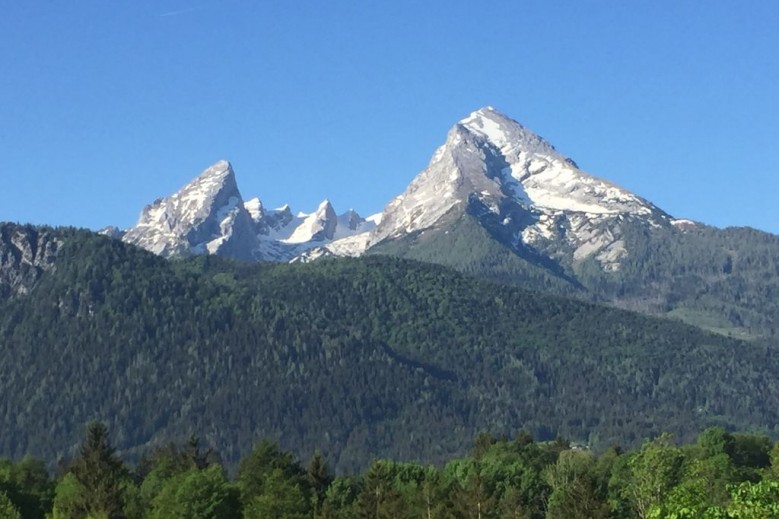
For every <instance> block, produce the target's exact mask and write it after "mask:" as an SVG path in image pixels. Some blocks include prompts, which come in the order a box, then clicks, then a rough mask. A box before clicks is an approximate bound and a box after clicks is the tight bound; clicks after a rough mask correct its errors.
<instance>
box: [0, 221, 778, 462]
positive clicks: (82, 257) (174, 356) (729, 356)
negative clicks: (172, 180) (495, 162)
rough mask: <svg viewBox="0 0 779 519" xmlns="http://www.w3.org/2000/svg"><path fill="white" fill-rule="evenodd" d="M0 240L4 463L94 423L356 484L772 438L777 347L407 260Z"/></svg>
mask: <svg viewBox="0 0 779 519" xmlns="http://www.w3.org/2000/svg"><path fill="white" fill-rule="evenodd" d="M0 230H1V231H2V232H1V234H0V236H1V237H2V242H0V260H2V266H3V267H2V268H3V274H2V277H0V283H2V286H3V287H5V288H4V291H2V292H0V293H3V294H4V297H3V298H2V301H0V351H1V352H2V355H0V394H2V395H3V398H2V401H0V431H2V432H1V433H0V455H7V456H11V457H14V458H19V457H21V456H23V455H24V454H27V453H29V454H32V455H34V456H36V457H40V458H43V459H46V460H55V459H57V458H58V457H60V456H62V457H65V458H69V457H71V456H73V455H74V454H75V453H76V448H77V445H78V441H79V438H80V436H81V434H82V431H83V427H84V424H85V423H87V422H89V421H90V420H93V419H99V420H104V421H105V422H106V424H107V425H108V427H109V428H110V430H111V431H112V435H113V438H114V441H115V444H116V446H117V447H118V449H119V450H120V452H122V454H123V456H126V457H127V459H137V458H138V456H139V455H140V453H141V452H144V451H145V450H146V449H148V448H149V447H152V446H159V445H162V444H164V443H165V442H166V441H168V440H171V439H180V438H185V437H187V436H188V435H190V434H192V433H198V434H202V435H203V437H204V439H206V440H207V443H208V444H209V445H213V446H214V447H216V448H217V449H218V450H219V452H220V454H221V456H222V459H223V460H224V461H225V462H226V463H228V464H229V465H231V466H234V465H235V464H236V463H237V461H238V460H239V459H240V458H241V457H243V456H245V455H246V454H247V453H248V452H250V451H251V449H252V446H253V445H254V444H255V442H256V441H257V440H258V439H259V438H263V437H268V438H273V439H278V440H280V441H282V442H283V445H284V448H288V449H292V450H293V451H294V452H295V453H296V454H297V455H298V456H301V457H303V458H308V457H309V456H311V454H312V452H313V449H314V448H315V447H318V448H320V449H321V450H322V452H323V454H324V455H325V456H326V457H327V458H328V460H330V463H331V466H332V467H333V468H334V469H335V470H336V471H337V472H339V473H346V472H355V471H358V470H361V469H363V468H365V467H366V466H368V464H369V463H370V461H371V460H372V459H373V458H375V457H377V456H378V457H391V458H394V459H397V460H419V461H422V462H424V463H443V462H445V461H446V460H448V459H450V458H451V457H453V456H458V455H462V454H464V453H465V452H466V451H467V450H468V448H469V444H470V438H472V437H474V436H475V435H476V433H477V432H478V431H481V430H492V431H498V432H504V433H506V434H513V433H514V432H515V431H517V430H518V429H520V428H524V429H526V430H527V431H528V432H529V433H530V434H532V435H533V436H534V437H535V438H537V439H539V440H550V439H553V438H554V437H556V436H557V435H562V436H564V437H566V438H570V439H571V440H575V441H577V442H581V443H584V444H589V445H591V446H592V447H593V448H596V449H603V448H605V447H606V446H608V445H609V444H611V443H617V444H620V445H623V446H636V445H638V444H639V443H640V441H641V439H643V438H646V437H652V436H654V435H657V434H659V433H661V432H663V431H670V432H673V433H674V434H676V435H677V437H678V438H679V439H681V440H690V439H692V438H694V437H695V435H697V434H698V433H699V432H700V431H702V430H703V429H705V428H706V427H707V426H711V425H722V426H724V427H726V428H730V429H737V430H750V431H764V432H766V433H770V434H773V433H774V430H775V424H776V423H777V421H778V419H779V416H778V415H779V405H777V403H779V360H778V359H777V357H776V350H775V347H774V346H773V345H771V344H769V343H768V342H761V341H743V340H738V339H735V338H730V337H726V336H724V335H722V334H714V333H709V332H705V331H703V330H701V329H699V328H696V327H692V326H688V325H685V324H682V323H680V322H675V321H672V320H667V319H658V318H651V317H646V316H643V315H639V314H636V313H631V312H627V311H622V310H617V309H614V308H610V307H607V306H601V305H595V304H590V303H584V302H581V301H578V300H572V299H565V298H562V297H558V296H552V295H548V294H544V293H541V292H532V291H528V290H524V289H520V288H516V287H510V286H506V285H499V284H495V283H491V282H486V281H479V280H477V279H474V278H471V277H467V276H464V275H462V274H459V273H456V272H454V271H452V270H449V269H447V268H444V267H441V266H434V265H429V264H423V263H417V262H413V261H408V260H403V259H398V258H393V257H385V256H379V255H375V256H364V257H362V258H356V259H331V260H320V261H316V262H313V263H308V264H292V265H289V264H267V263H259V264H256V263H240V262H235V261H232V260H229V259H225V258H220V257H215V256H198V257H193V258H189V259H184V260H174V261H170V260H166V259H163V258H161V257H159V256H155V255H153V254H151V253H149V252H146V251H144V250H142V249H139V248H137V247H134V246H131V245H128V244H125V243H123V242H121V241H119V240H113V239H109V238H107V237H104V236H99V235H96V234H93V233H90V232H87V231H75V230H70V229H65V230H57V229H44V228H35V227H30V226H18V225H14V224H3V225H2V226H0ZM20 244H22V245H20ZM54 249H56V254H53V253H52V255H49V254H48V253H42V252H41V251H44V252H45V251H52V250H54ZM41 258H49V259H48V260H45V261H44V260H41ZM52 258H54V259H52ZM49 260H51V261H49ZM17 271H18V272H21V273H23V275H20V276H17V275H16V274H15V272H17ZM31 272H35V275H34V276H31V275H29V273H31ZM24 273H26V274H24ZM19 279H22V280H32V281H29V282H27V281H25V282H24V284H22V285H20V284H19V283H18V282H17V281H18V280H19ZM19 286H24V289H23V290H20V289H19V288H18V287H19ZM9 287H11V288H9ZM13 287H16V288H13Z"/></svg>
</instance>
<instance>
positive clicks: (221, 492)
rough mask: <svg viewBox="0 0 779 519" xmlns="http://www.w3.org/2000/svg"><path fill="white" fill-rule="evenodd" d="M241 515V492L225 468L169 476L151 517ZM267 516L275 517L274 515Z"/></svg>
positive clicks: (179, 518) (203, 518)
mask: <svg viewBox="0 0 779 519" xmlns="http://www.w3.org/2000/svg"><path fill="white" fill-rule="evenodd" d="M239 517H240V504H239V501H238V493H237V492H236V491H235V489H233V487H232V486H231V485H230V484H229V482H228V481H227V480H226V478H225V476H224V471H223V469H222V467H220V466H218V465H211V466H209V467H207V468H204V469H202V470H200V469H197V468H194V469H190V470H189V471H188V472H185V473H182V474H178V475H176V476H174V477H172V478H170V479H168V480H167V481H166V482H165V484H164V485H163V487H162V489H160V492H159V493H158V494H157V495H156V496H155V497H154V499H153V500H152V502H151V513H150V514H149V519H233V518H239ZM266 517H273V516H272V515H269V516H266Z"/></svg>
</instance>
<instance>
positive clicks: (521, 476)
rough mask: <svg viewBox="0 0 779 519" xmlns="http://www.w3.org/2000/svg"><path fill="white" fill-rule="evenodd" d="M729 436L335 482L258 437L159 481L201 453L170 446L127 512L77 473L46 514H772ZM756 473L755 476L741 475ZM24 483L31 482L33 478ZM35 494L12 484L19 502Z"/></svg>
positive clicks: (506, 457) (129, 494)
mask: <svg viewBox="0 0 779 519" xmlns="http://www.w3.org/2000/svg"><path fill="white" fill-rule="evenodd" d="M729 434H730V433H726V432H723V431H722V430H720V429H716V428H714V429H709V430H707V431H705V432H703V433H702V434H701V435H700V436H699V437H698V439H697V441H696V442H695V443H693V444H687V445H682V446H677V445H675V444H673V442H672V441H671V440H672V438H671V436H670V435H668V434H664V435H661V436H659V437H657V438H655V439H653V440H648V441H646V442H644V444H643V445H642V447H641V448H640V449H638V450H635V451H628V452H624V453H623V452H622V451H621V449H619V448H609V449H608V450H606V451H604V452H603V453H601V454H600V455H598V454H596V453H594V452H592V451H589V450H586V449H582V448H580V447H574V448H568V446H567V445H568V442H567V441H565V440H562V439H559V438H558V439H557V440H554V441H548V442H536V441H533V440H532V438H530V437H529V436H528V435H527V433H524V432H523V433H521V434H519V435H517V437H516V438H515V439H513V440H509V439H507V438H506V437H502V436H491V435H486V434H484V433H482V434H481V435H480V436H479V437H478V438H477V440H476V441H475V442H474V443H475V444H476V445H482V446H485V447H484V449H483V450H479V451H478V452H477V454H478V457H476V456H475V455H471V456H467V457H465V458H459V459H453V460H450V461H449V462H448V463H447V464H446V465H445V466H444V467H442V468H436V467H432V466H428V467H424V466H422V465H420V464H418V463H413V462H399V461H394V460H389V459H385V460H377V461H374V462H373V463H372V464H371V465H370V466H369V467H368V468H367V469H366V470H365V471H363V473H362V474H358V475H353V476H347V477H336V478H330V477H329V476H328V475H327V470H326V468H325V467H326V461H325V460H324V458H323V457H322V456H321V455H317V456H314V457H313V459H312V462H311V463H310V464H309V465H310V466H309V469H308V470H307V471H303V470H302V468H301V467H300V465H299V463H298V462H297V461H295V460H294V458H292V457H291V455H290V454H289V453H288V452H284V451H282V450H280V449H279V448H278V446H277V445H275V444H274V443H273V442H271V441H268V440H263V441H260V442H258V443H257V447H256V448H255V450H254V451H253V452H252V453H251V454H249V455H247V456H246V457H245V458H244V460H243V461H242V462H241V472H240V474H239V475H238V476H237V477H236V479H235V482H230V481H229V480H228V479H227V477H226V475H225V471H224V468H223V467H222V465H221V463H219V462H216V461H214V462H210V463H206V464H203V465H202V466H197V465H189V466H187V467H186V468H183V469H181V470H179V469H177V470H175V471H173V472H169V473H168V474H169V475H168V476H166V477H164V478H162V479H160V474H162V473H163V468H164V467H168V468H169V463H170V462H171V460H174V459H179V460H185V459H192V458H191V456H190V455H191V454H192V452H200V451H199V449H195V450H194V451H193V450H191V449H189V448H184V449H180V448H179V447H175V448H171V447H170V446H166V447H165V448H163V449H156V450H155V451H154V452H153V453H152V454H151V455H150V456H149V457H147V458H144V459H145V460H146V461H144V463H146V464H148V467H149V470H146V471H145V476H142V477H139V479H138V481H137V484H136V482H133V481H129V480H124V481H123V483H122V489H123V495H124V501H125V507H124V509H123V510H122V511H120V512H117V511H115V510H114V511H106V510H105V509H102V510H96V511H91V512H89V513H88V514H86V515H85V514H84V512H83V499H84V496H85V494H86V492H85V487H84V485H83V484H82V483H81V482H79V480H77V479H76V477H75V475H74V473H73V472H68V473H66V474H64V476H62V477H61V479H60V480H59V482H58V483H57V486H56V493H55V498H54V503H53V507H52V508H46V509H44V510H43V511H44V513H45V514H46V517H50V518H51V519H72V518H76V517H79V518H86V517H89V518H95V519H111V518H113V517H127V518H128V519H162V518H165V519H177V518H181V519H185V518H186V519H205V518H211V519H216V518H219V519H231V518H235V519H238V518H245V519H268V518H275V519H365V518H369V519H396V518H420V519H424V518H430V519H432V518H437V519H467V518H473V519H478V518H481V519H554V518H565V519H569V518H570V519H575V518H583V519H595V518H604V519H606V518H608V519H637V518H647V519H736V518H738V519H744V518H746V519H750V518H760V519H770V518H772V517H779V515H777V514H779V508H777V503H779V483H777V481H776V479H774V478H773V476H772V473H771V472H770V471H768V470H762V471H761V467H760V464H761V463H762V461H761V460H760V459H759V458H756V457H747V458H745V459H744V460H745V463H752V462H754V463H757V465H748V464H747V465H742V466H741V467H737V466H736V465H735V464H734V462H733V460H732V458H731V457H730V456H729V455H728V454H727V453H726V452H723V449H722V446H723V445H727V444H729V442H728V441H727V440H726V441H725V442H724V443H723V442H722V441H721V440H722V439H723V438H727V436H728V435H729ZM732 436H734V437H736V436H744V437H746V436H753V437H754V438H758V437H757V436H754V435H740V434H733V435H732ZM754 438H753V439H754ZM487 440H489V441H487ZM747 443H752V442H751V441H750V442H747ZM191 446H192V443H191V442H190V443H189V447H191ZM705 446H709V447H711V448H703V447H705ZM163 452H164V453H166V454H162V453H163ZM171 453H177V454H176V455H173V456H172V455H171ZM187 453H188V454H187ZM181 455H183V457H182V456H181ZM150 459H151V460H154V461H151V462H149V461H148V460H150ZM25 463H26V464H27V465H30V464H31V461H30V460H27V461H26V462H25ZM37 463H40V462H36V464H37ZM120 465H122V467H121V468H122V470H123V472H125V473H126V472H127V470H126V469H124V467H123V464H122V463H121V462H120ZM12 466H13V463H11V462H8V461H5V462H2V463H0V469H2V470H0V474H2V475H4V476H5V475H7V474H8V473H9V470H10V468H11V467H12ZM182 466H183V465H182ZM92 467H93V470H94V472H95V473H101V471H102V470H103V468H101V467H100V465H92ZM138 468H140V467H137V469H138ZM137 469H136V473H139V472H138V470H137ZM743 469H751V471H746V470H743ZM166 470H167V469H166ZM752 477H756V480H754V481H751V480H749V479H747V478H752ZM150 481H155V485H159V486H160V488H159V490H158V491H157V492H156V494H154V495H153V496H151V497H149V496H148V495H145V494H143V493H142V492H141V489H142V488H144V487H147V486H148V484H149V482H150ZM30 484H31V486H32V487H35V486H36V483H35V481H34V480H31V481H30ZM6 486H7V485H6ZM32 490H33V489H32V488H27V487H25V486H23V485H22V486H19V487H16V491H17V492H19V493H20V495H22V494H32V493H33V492H32ZM319 494H321V495H323V498H322V499H321V501H318V499H317V496H318V495H319ZM90 497H91V496H90ZM317 503H319V505H320V506H319V508H317ZM3 512H4V513H5V514H6V515H8V516H9V517H12V518H13V519H16V518H17V517H18V518H20V519H21V518H26V517H28V516H26V515H24V514H19V513H18V506H17V504H16V502H15V501H14V499H13V498H12V497H11V496H9V495H8V494H7V492H6V491H5V490H4V489H0V518H2V519H5V517H6V515H3ZM9 514H10V515H9Z"/></svg>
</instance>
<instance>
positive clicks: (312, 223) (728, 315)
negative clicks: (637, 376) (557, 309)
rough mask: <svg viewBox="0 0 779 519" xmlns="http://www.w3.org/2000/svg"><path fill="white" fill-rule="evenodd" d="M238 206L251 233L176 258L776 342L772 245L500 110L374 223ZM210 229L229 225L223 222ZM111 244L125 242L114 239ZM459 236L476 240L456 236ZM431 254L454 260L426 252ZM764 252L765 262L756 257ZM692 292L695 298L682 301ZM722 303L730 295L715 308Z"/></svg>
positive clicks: (462, 130) (450, 140)
mask: <svg viewBox="0 0 779 519" xmlns="http://www.w3.org/2000/svg"><path fill="white" fill-rule="evenodd" d="M206 171H208V170H206ZM184 191H186V190H184ZM180 193H181V192H179V194H174V195H172V196H173V197H176V196H179V197H181V196H182V195H181V194H180ZM211 205H212V206H213V207H219V204H211ZM237 205H242V208H237V209H235V211H237V212H238V213H241V214H244V213H246V215H247V216H248V217H246V218H244V217H241V218H239V220H240V221H241V222H244V223H245V222H249V223H250V225H249V224H246V225H244V226H243V227H242V228H241V229H238V230H239V231H240V232H232V229H231V227H230V225H229V224H230V220H227V221H226V223H227V225H224V226H222V227H219V230H220V232H221V234H220V232H216V233H212V235H209V236H206V237H205V238H208V239H210V240H212V241H211V242H208V241H204V242H203V243H201V244H199V245H198V244H189V241H187V239H186V236H187V232H190V231H191V229H194V228H198V225H199V223H198V222H197V221H190V222H189V224H188V225H183V226H182V230H181V232H180V233H179V238H177V239H178V240H179V242H180V243H185V244H189V245H187V246H186V247H180V248H176V247H170V248H169V249H166V250H165V255H166V256H175V255H180V254H184V255H190V254H197V253H204V252H207V251H209V246H208V243H215V244H222V243H224V244H232V245H233V246H232V248H229V247H227V245H221V247H222V248H219V247H216V248H215V247H212V248H214V250H216V253H217V254H223V255H228V256H232V257H236V258H239V259H249V260H251V261H282V262H289V261H293V262H305V261H313V260H316V259H319V258H323V257H334V256H360V255H363V254H376V253H380V252H381V253H386V254H395V255H400V256H403V255H406V254H410V255H411V256H409V257H412V258H414V259H425V260H426V261H434V262H439V263H443V264H445V265H449V266H452V267H454V268H458V269H461V270H463V271H464V272H469V273H471V274H474V275H478V276H482V277H487V278H490V279H496V280H500V281H502V282H510V283H513V284H517V285H523V286H529V287H534V288H538V289H549V290H552V291H554V292H557V293H567V291H571V293H574V294H577V295H578V296H580V297H582V298H583V299H590V300H597V301H603V302H608V303H610V304H614V305H617V306H620V307H625V308H631V309H639V310H640V311H643V312H646V313H650V314H653V315H670V316H673V317H676V318H681V319H683V320H685V321H686V322H689V323H692V324H696V325H700V326H706V327H708V328H710V329H717V330H721V331H723V332H725V333H730V332H733V333H737V334H740V335H742V336H746V335H757V336H765V335H766V334H768V335H773V333H774V331H773V330H774V329H775V327H776V326H775V325H774V324H773V323H775V322H777V321H779V311H778V310H776V309H775V305H774V304H773V303H772V300H771V299H770V298H769V297H768V296H766V295H764V294H765V292H766V290H764V289H763V288H761V287H760V285H759V279H760V278H762V277H764V276H766V275H767V274H768V273H769V272H772V271H773V270H774V267H773V264H774V263H775V260H772V259H771V258H772V257H779V250H777V251H775V252H774V249H773V247H774V245H771V246H770V247H768V248H766V244H765V242H766V241H777V240H776V238H771V237H770V236H773V235H766V236H767V237H762V235H757V234H754V233H749V232H738V231H728V230H717V229H713V228H711V227H709V226H706V225H705V224H701V223H698V222H693V221H691V220H687V219H679V218H675V217H673V216H671V215H670V214H668V213H666V212H665V211H663V210H662V209H660V208H658V207H657V206H655V205H654V204H653V203H651V202H649V201H648V200H646V199H644V198H642V197H641V196H639V195H636V194H634V193H631V192H630V191H628V190H626V189H624V188H622V187H620V186H618V185H616V184H614V183H612V182H610V181H608V180H604V179H601V178H599V177H596V176H593V175H591V174H589V173H586V172H585V171H583V170H582V169H580V168H579V166H578V165H577V163H576V161H574V160H573V159H571V158H569V157H566V156H565V155H564V154H562V153H560V152H559V151H557V150H556V149H555V148H554V146H553V145H552V144H551V143H550V142H548V141H547V140H545V139H543V138H542V137H540V136H538V135H537V134H535V133H533V132H532V131H530V130H529V129H527V128H526V127H524V126H522V125H521V124H520V123H518V122H517V121H514V120H513V119H511V118H509V117H507V116H505V115H503V114H501V113H500V112H498V111H497V110H495V109H494V108H491V107H485V108H482V109H479V110H476V111H474V112H472V113H471V114H469V115H468V116H466V117H465V118H463V119H461V120H460V121H458V122H457V123H455V124H454V125H453V126H452V127H451V129H450V130H449V131H448V132H447V134H446V140H445V141H444V143H443V144H442V145H441V146H439V147H438V148H437V149H436V150H435V152H434V153H433V154H432V157H431V159H430V162H429V163H428V165H427V167H426V168H425V169H423V170H422V171H421V172H420V173H419V174H418V175H416V176H415V177H414V179H413V180H412V181H411V182H410V183H409V185H408V187H407V188H406V189H405V190H404V191H403V192H402V193H400V194H399V195H397V196H396V197H394V198H393V199H392V200H391V201H389V202H388V204H387V205H386V206H385V207H384V209H383V210H382V211H381V212H380V213H377V214H376V215H373V216H371V217H368V218H362V217H360V216H359V215H356V213H349V212H347V213H343V214H341V215H338V214H337V213H336V212H335V210H334V209H333V208H332V205H331V204H327V203H324V202H323V204H321V205H320V207H319V208H318V209H317V210H315V211H313V212H312V213H300V214H298V215H294V214H293V213H292V211H291V210H290V209H289V207H288V206H285V207H282V208H280V209H278V210H268V209H266V208H264V207H263V205H262V202H261V201H260V199H259V198H253V199H251V200H249V201H248V202H247V201H243V199H240V203H239V204H237ZM210 218H211V220H213V221H218V222H224V221H225V219H224V218H222V219H220V218H219V217H218V215H216V214H214V215H212V216H211V217H210ZM464 219H470V220H472V222H473V224H474V225H476V226H477V227H479V228H481V230H479V231H477V230H476V229H475V228H473V229H472V228H471V224H469V223H463V222H464ZM184 220H186V218H184ZM236 221H237V220H236ZM458 222H459V223H458ZM247 227H248V228H249V230H246V229H247ZM149 230H151V233H150V236H152V238H153V237H154V236H155V233H157V234H164V233H165V232H168V231H167V230H166V229H163V231H164V232H158V231H155V230H154V229H152V228H150V227H149V226H148V225H147V226H144V224H143V222H140V224H139V226H136V227H135V228H133V229H131V230H130V231H128V232H127V233H125V234H124V235H123V238H122V239H124V240H125V241H133V242H134V243H136V244H139V245H141V246H144V240H143V239H137V238H136V239H133V240H130V238H133V236H137V235H144V234H145V233H146V231H149ZM105 232H106V234H110V235H114V236H121V233H117V232H116V231H115V230H113V229H107V230H106V231H105ZM452 232H459V233H464V234H461V235H459V236H454V235H451V236H450V235H448V233H452ZM734 233H735V234H738V235H739V236H738V237H737V238H736V240H737V241H739V242H741V243H742V245H741V247H742V248H741V250H740V251H734V250H733V246H732V243H731V242H732V240H733V235H734ZM128 235H129V238H128ZM439 235H440V236H439ZM205 238H203V239H205ZM742 238H748V239H742ZM149 242H152V243H153V242H154V240H153V239H151V240H149ZM447 243H448V244H447ZM431 247H433V248H435V247H441V248H442V249H441V250H440V251H437V250H424V249H426V248H427V249H430V248H431ZM777 247H779V244H778V245H777ZM146 248H150V247H149V246H147V247H146ZM182 249H183V252H182ZM151 250H155V249H154V247H151ZM476 251H481V252H476ZM488 251H489V252H488ZM752 251H755V252H756V253H757V252H758V251H759V253H758V255H757V256H755V257H751V252H752ZM466 257H467V258H469V259H466ZM738 258H740V260H739V259H738ZM714 260H716V262H718V263H720V264H721V265H724V264H725V263H726V262H730V265H731V267H729V270H728V269H724V270H727V272H724V270H723V269H722V267H721V265H719V266H717V265H709V263H711V262H713V261H714ZM680 262H681V263H683V265H684V266H683V267H682V266H681V265H677V264H679V263H680ZM658 263H659V267H658ZM704 265H705V267H704ZM652 272H654V274H650V273H652ZM722 274H724V275H725V278H723V279H721V277H722ZM771 279H773V278H769V284H770V285H771V286H773V284H774V281H772V280H771ZM696 284H697V286H698V289H695V288H694V287H695V286H696ZM745 284H746V285H745ZM744 285H745V286H747V287H748V288H747V289H746V290H747V291H748V292H750V293H756V294H761V295H759V296H758V300H759V301H760V302H761V303H760V305H754V304H753V303H751V302H750V301H751V299H750V298H746V299H745V298H744V297H742V296H741V295H740V292H743V289H742V288H740V287H741V286H744ZM723 286H724V288H723ZM681 287H688V288H686V289H685V291H684V292H683V293H680V292H682V291H681ZM712 291H714V292H717V293H719V294H721V295H720V296H718V298H712V297H711V295H710V294H711V292H712ZM722 298H724V299H722ZM756 306H763V307H764V309H763V310H761V309H759V308H756ZM714 321H718V324H717V325H716V326H712V325H711V323H712V322H714Z"/></svg>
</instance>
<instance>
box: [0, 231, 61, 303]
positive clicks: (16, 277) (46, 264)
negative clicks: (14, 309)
mask: <svg viewBox="0 0 779 519" xmlns="http://www.w3.org/2000/svg"><path fill="white" fill-rule="evenodd" d="M63 241H64V240H63V238H62V236H61V235H60V234H59V233H58V232H56V231H54V230H53V229H48V228H42V227H33V226H29V225H25V226H22V225H16V224H2V225H0V298H5V297H10V296H15V295H24V294H27V293H28V292H29V291H30V290H31V289H32V287H33V286H34V284H35V283H36V282H37V281H38V279H40V277H41V276H42V275H43V273H44V272H46V271H48V270H50V269H53V268H54V261H55V260H56V258H57V251H58V250H59V248H60V247H61V246H62V243H63Z"/></svg>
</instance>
